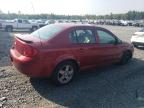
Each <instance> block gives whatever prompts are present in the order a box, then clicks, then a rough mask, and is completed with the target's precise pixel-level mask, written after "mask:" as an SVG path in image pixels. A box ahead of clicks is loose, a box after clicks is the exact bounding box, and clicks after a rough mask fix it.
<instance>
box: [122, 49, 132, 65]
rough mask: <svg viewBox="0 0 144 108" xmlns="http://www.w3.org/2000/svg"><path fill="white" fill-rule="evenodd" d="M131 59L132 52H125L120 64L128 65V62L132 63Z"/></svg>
mask: <svg viewBox="0 0 144 108" xmlns="http://www.w3.org/2000/svg"><path fill="white" fill-rule="evenodd" d="M130 59H131V54H130V52H128V51H125V52H124V53H123V55H122V58H121V62H120V64H126V63H128V62H129V61H130Z"/></svg>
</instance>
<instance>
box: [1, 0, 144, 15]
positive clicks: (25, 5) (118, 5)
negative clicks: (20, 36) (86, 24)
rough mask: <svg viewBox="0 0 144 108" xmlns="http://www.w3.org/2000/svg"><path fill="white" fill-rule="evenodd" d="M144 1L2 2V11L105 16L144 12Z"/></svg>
mask: <svg viewBox="0 0 144 108" xmlns="http://www.w3.org/2000/svg"><path fill="white" fill-rule="evenodd" d="M143 5H144V0H0V10H1V11H3V12H5V13H8V11H9V12H10V13H18V11H20V12H21V13H23V14H40V13H47V14H50V13H54V14H59V15H61V14H62V15H85V14H93V15H105V14H110V13H111V12H112V13H126V12H127V11H129V10H136V11H144V6H143Z"/></svg>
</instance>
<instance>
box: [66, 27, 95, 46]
mask: <svg viewBox="0 0 144 108" xmlns="http://www.w3.org/2000/svg"><path fill="white" fill-rule="evenodd" d="M76 30H90V31H92V36H93V37H94V39H95V42H94V43H79V41H78V38H77V37H78V36H77V33H76ZM71 32H74V33H75V34H76V41H77V42H76V43H73V42H72V41H71V40H70V38H69V40H70V43H71V44H81V45H90V44H97V37H96V36H95V31H94V29H93V28H75V29H72V30H70V32H69V34H70V33H71Z"/></svg>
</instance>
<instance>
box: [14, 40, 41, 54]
mask: <svg viewBox="0 0 144 108" xmlns="http://www.w3.org/2000/svg"><path fill="white" fill-rule="evenodd" d="M13 48H14V49H16V50H17V51H18V52H19V53H20V54H21V55H24V56H26V57H34V56H36V55H37V54H38V50H37V49H36V48H34V47H33V46H31V45H29V44H27V43H26V42H24V41H22V40H20V39H18V38H15V41H14V45H13Z"/></svg>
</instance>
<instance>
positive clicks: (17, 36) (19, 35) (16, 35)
mask: <svg viewBox="0 0 144 108" xmlns="http://www.w3.org/2000/svg"><path fill="white" fill-rule="evenodd" d="M14 36H15V37H16V38H18V39H19V40H21V41H23V42H25V43H28V44H31V43H33V41H30V40H26V39H22V38H21V37H22V35H21V34H15V35H14Z"/></svg>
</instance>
